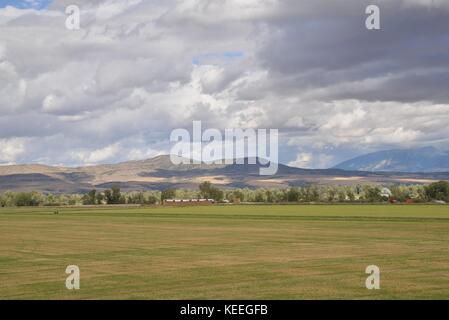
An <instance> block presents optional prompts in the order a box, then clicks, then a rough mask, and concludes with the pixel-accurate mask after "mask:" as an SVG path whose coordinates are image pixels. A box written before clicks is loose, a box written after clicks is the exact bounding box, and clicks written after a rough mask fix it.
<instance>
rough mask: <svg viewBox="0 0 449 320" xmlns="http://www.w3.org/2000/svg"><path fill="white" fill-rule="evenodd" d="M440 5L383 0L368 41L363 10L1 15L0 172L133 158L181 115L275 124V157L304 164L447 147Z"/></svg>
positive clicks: (274, 4) (162, 144)
mask: <svg viewBox="0 0 449 320" xmlns="http://www.w3.org/2000/svg"><path fill="white" fill-rule="evenodd" d="M447 3H448V2H447V1H443V0H434V1H431V0H402V1H387V0H380V1H378V4H379V6H380V8H381V30H380V31H368V30H367V29H366V28H365V18H366V14H365V8H366V6H367V5H368V4H371V3H370V2H369V1H364V0H362V1H360V0H349V1H344V4H343V3H342V2H337V1H331V2H330V1H324V0H318V1H317V0H243V1H240V0H239V1H237V0H226V1H223V0H213V1H210V0H209V1H206V0H187V1H176V0H168V1H142V0H82V1H81V0H60V1H54V2H52V3H51V4H49V3H46V5H45V6H44V5H43V4H42V3H39V2H38V1H32V3H29V4H28V5H27V6H24V7H12V6H6V7H4V8H0V26H1V28H0V111H1V114H0V146H1V149H2V152H1V153H0V162H3V163H6V162H8V163H9V162H19V163H26V162H44V163H50V164H52V163H53V164H61V163H62V164H68V165H82V164H93V163H105V162H117V161H125V160H130V159H142V158H146V157H151V156H154V155H157V154H161V153H166V152H168V150H169V149H170V145H169V144H168V139H169V136H170V131H171V130H172V129H174V128H191V125H192V121H193V120H202V121H203V124H204V126H205V127H214V128H219V129H224V128H234V127H243V128H246V127H250V128H268V129H269V128H276V129H279V132H280V148H281V161H283V162H285V163H290V164H291V165H294V166H300V167H312V168H317V167H327V166H331V165H333V164H335V163H336V162H339V161H341V160H344V159H346V158H349V157H352V156H354V155H358V154H360V153H363V152H368V151H374V150H380V149H384V148H391V147H409V146H425V145H433V146H436V147H439V148H441V149H449V138H448V136H447V132H446V131H447V130H446V128H447V126H448V124H449V116H448V115H449V91H448V90H447V83H449V60H448V59H447V52H449V42H448V41H447V30H448V28H449V10H448V9H449V7H448V5H447ZM72 4H75V5H78V6H79V7H80V10H81V29H80V30H77V31H70V30H67V29H66V28H65V18H66V15H65V7H66V6H67V5H72ZM44 8H45V9H44ZM38 9H40V10H38ZM42 9H43V10H42Z"/></svg>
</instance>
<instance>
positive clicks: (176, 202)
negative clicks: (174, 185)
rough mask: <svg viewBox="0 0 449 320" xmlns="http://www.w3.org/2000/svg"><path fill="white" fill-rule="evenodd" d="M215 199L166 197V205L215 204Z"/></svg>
mask: <svg viewBox="0 0 449 320" xmlns="http://www.w3.org/2000/svg"><path fill="white" fill-rule="evenodd" d="M215 202H216V201H215V200H214V199H166V200H164V202H163V204H164V205H169V206H180V205H210V204H214V203H215Z"/></svg>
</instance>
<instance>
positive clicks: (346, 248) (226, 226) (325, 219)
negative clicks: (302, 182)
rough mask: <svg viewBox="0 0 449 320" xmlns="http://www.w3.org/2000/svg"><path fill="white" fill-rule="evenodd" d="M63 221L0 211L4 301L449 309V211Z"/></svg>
mask: <svg viewBox="0 0 449 320" xmlns="http://www.w3.org/2000/svg"><path fill="white" fill-rule="evenodd" d="M54 210H55V209H54V208H33V209H31V208H23V209H0V299H325V298H330V299H343V298H348V299H381V298H385V299H400V298H403V299H417V298H419V299H428V298H437V299H448V298H449V206H424V205H422V206H418V205H416V206H390V205H385V206H383V205H372V206H370V205H350V206H345V205H335V206H321V205H317V206H300V205H288V206H287V205H286V206H256V205H254V206H243V205H242V206H209V207H182V208H181V207H172V208H167V207H165V208H162V207H159V208H63V209H58V210H59V212H60V214H59V215H55V214H53V212H54ZM72 264H74V265H78V266H79V267H80V269H81V289H80V290H77V291H69V290H67V289H66V288H65V279H66V276H67V275H66V274H65V268H66V267H67V266H68V265H72ZM371 264H375V265H378V266H379V267H380V269H381V290H367V289H366V288H365V279H366V277H367V275H366V274H365V268H366V266H368V265H371Z"/></svg>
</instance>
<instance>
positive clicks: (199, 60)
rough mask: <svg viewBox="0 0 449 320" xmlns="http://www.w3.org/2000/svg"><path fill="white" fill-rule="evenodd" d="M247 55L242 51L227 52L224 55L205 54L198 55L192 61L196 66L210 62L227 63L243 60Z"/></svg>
mask: <svg viewBox="0 0 449 320" xmlns="http://www.w3.org/2000/svg"><path fill="white" fill-rule="evenodd" d="M244 55H245V54H244V53H243V52H242V51H226V52H222V53H205V54H201V55H198V56H196V57H194V58H193V59H192V63H193V64H194V65H201V64H203V63H210V62H218V61H221V62H224V63H227V62H229V61H230V60H234V59H239V58H243V56H244Z"/></svg>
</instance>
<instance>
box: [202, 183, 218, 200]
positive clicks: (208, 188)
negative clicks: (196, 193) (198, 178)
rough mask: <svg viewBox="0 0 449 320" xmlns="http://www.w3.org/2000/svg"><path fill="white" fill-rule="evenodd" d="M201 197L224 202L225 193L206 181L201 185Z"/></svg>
mask: <svg viewBox="0 0 449 320" xmlns="http://www.w3.org/2000/svg"><path fill="white" fill-rule="evenodd" d="M199 189H200V195H201V197H203V198H206V199H214V200H215V201H221V200H223V197H224V193H223V191H221V190H220V189H218V188H217V187H214V186H213V185H212V183H210V182H209V181H204V182H203V183H201V184H200V185H199Z"/></svg>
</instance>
